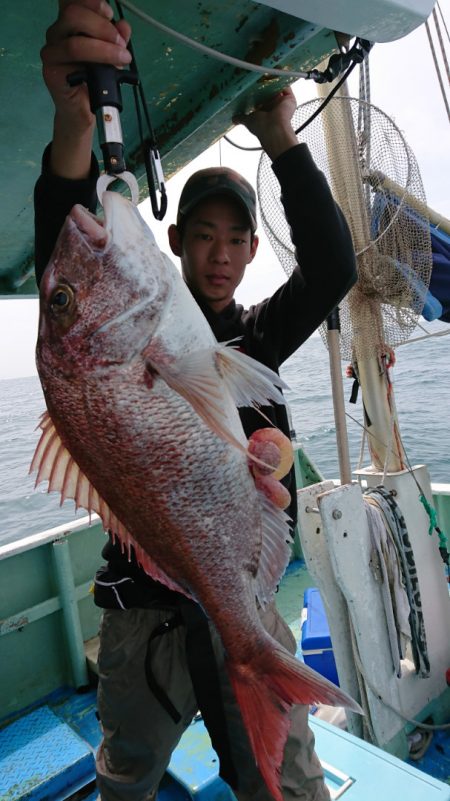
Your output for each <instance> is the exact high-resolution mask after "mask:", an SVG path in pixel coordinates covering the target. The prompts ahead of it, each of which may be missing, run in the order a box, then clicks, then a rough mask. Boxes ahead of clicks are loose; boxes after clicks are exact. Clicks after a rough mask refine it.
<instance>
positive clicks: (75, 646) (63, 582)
mask: <svg viewBox="0 0 450 801" xmlns="http://www.w3.org/2000/svg"><path fill="white" fill-rule="evenodd" d="M53 558H54V564H55V573H56V580H57V584H58V594H59V597H60V599H61V606H62V612H63V619H64V629H65V633H66V637H67V645H68V649H69V659H70V666H71V669H72V676H73V681H74V684H75V687H83V686H86V684H88V683H89V679H88V672H87V667H86V655H85V653H84V645H83V635H82V633H81V623H80V616H79V613H78V603H77V599H76V596H75V583H74V580H73V572H72V563H71V560H70V552H69V543H68V541H67V540H55V542H54V543H53Z"/></svg>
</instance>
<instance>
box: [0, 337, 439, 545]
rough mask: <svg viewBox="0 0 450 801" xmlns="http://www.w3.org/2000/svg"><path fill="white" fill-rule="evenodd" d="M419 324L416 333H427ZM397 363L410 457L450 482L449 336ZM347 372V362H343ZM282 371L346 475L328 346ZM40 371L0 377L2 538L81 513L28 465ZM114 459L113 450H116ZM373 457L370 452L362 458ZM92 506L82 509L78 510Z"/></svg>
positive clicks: (407, 350) (354, 432)
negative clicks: (25, 375)
mask: <svg viewBox="0 0 450 801" xmlns="http://www.w3.org/2000/svg"><path fill="white" fill-rule="evenodd" d="M420 335H421V332H420V331H416V333H415V335H414V336H420ZM396 355H397V362H396V365H395V367H394V369H393V381H394V392H395V399H396V406H397V412H398V416H399V421H400V431H401V435H402V439H403V444H404V448H405V450H406V454H407V456H408V458H409V461H410V463H411V464H412V465H414V464H419V463H420V464H423V463H424V464H426V465H427V466H428V469H429V472H430V476H431V480H432V481H433V482H447V483H450V466H449V461H450V336H442V337H439V338H430V339H427V340H425V341H421V342H417V343H409V344H406V345H404V346H401V347H399V348H398V349H397V351H396ZM342 367H343V373H344V374H345V364H343V365H342ZM282 375H283V378H284V380H285V381H286V382H287V384H288V385H289V389H288V390H287V391H286V393H285V394H286V397H287V399H288V402H289V405H290V409H291V414H292V420H293V426H294V429H295V431H296V435H297V440H298V442H300V444H301V445H302V446H303V448H304V449H305V450H306V452H307V454H308V456H309V457H310V459H311V460H312V461H313V462H314V464H315V465H316V467H317V468H318V469H319V470H320V472H321V473H322V475H323V476H324V477H325V478H337V477H338V476H339V469H338V457H337V451H336V439H335V425H334V416H333V403H332V395H331V386H330V378H329V357H328V351H327V349H326V347H325V345H324V344H323V342H322V340H321V339H320V337H318V336H314V337H312V338H311V339H310V340H309V341H308V342H306V343H305V345H303V347H302V348H301V349H300V350H299V351H298V352H297V353H296V354H294V356H292V357H291V358H290V359H289V360H288V361H287V362H286V363H285V365H284V366H283V368H282ZM351 388H352V380H351V379H348V378H345V377H344V395H345V407H346V412H347V413H348V414H350V415H351V417H352V418H354V419H355V421H357V422H354V421H353V420H352V419H350V418H348V437H349V448H350V456H351V462H352V467H353V468H355V467H356V466H357V464H358V460H359V456H360V448H361V435H362V428H361V425H360V424H361V423H362V419H363V414H362V403H361V396H360V395H359V397H358V400H357V403H356V404H351V403H349V402H348V399H349V397H350V394H351ZM44 408H45V406H44V399H43V396H42V391H41V388H40V383H39V379H38V378H37V377H36V376H32V377H28V378H15V379H9V380H0V431H1V438H0V488H1V489H0V521H1V523H0V544H4V543H7V542H11V541H14V540H17V539H19V538H21V537H23V536H28V535H30V534H33V533H37V532H39V531H44V530H46V529H49V528H53V527H54V526H57V525H60V524H62V523H68V522H70V521H71V520H73V519H74V518H75V513H74V503H73V501H66V502H65V503H64V504H63V506H62V507H60V505H59V497H58V494H57V493H50V494H48V493H47V491H46V485H45V484H43V485H41V486H39V487H38V488H37V489H35V488H34V478H33V477H32V476H30V475H29V473H28V471H29V466H30V463H31V459H32V456H33V453H34V449H35V447H36V444H37V441H38V438H39V431H38V430H36V426H37V425H38V422H39V418H40V415H41V414H42V412H43V411H44ZM111 458H114V454H113V453H112V454H111ZM362 464H363V466H364V465H367V464H369V461H368V457H367V451H366V454H365V457H364V458H363V461H362ZM85 515H86V512H82V511H80V512H79V513H78V517H83V516H85Z"/></svg>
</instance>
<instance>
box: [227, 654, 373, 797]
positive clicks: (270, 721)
mask: <svg viewBox="0 0 450 801" xmlns="http://www.w3.org/2000/svg"><path fill="white" fill-rule="evenodd" d="M259 654H260V656H259V658H258V661H257V663H256V664H255V663H254V662H252V664H250V663H246V664H238V665H236V664H234V665H233V664H231V663H229V664H228V670H229V675H230V680H231V684H232V687H233V690H234V693H235V696H236V700H237V702H238V704H239V708H240V711H241V715H242V719H243V721H244V725H245V728H246V730H247V734H248V736H249V740H250V744H251V747H252V750H253V754H254V757H255V760H256V763H257V765H258V768H259V770H260V772H261V775H262V777H263V779H264V781H265V782H266V785H267V788H268V790H269V792H270V793H271V794H272V795H273V797H274V799H276V801H282V795H281V789H280V778H281V765H282V762H283V753H284V746H285V743H286V739H287V736H288V733H289V726H290V720H289V717H288V714H287V713H288V711H289V709H290V708H291V706H292V705H293V704H317V703H323V704H329V705H331V706H345V707H348V708H349V709H352V710H353V711H356V712H362V710H361V708H360V707H359V705H358V704H357V703H356V702H355V701H353V699H352V698H350V696H348V695H347V694H346V693H345V692H343V691H342V690H341V689H340V688H339V687H337V686H336V685H335V684H332V682H330V681H328V680H327V679H324V678H323V676H321V675H320V674H319V673H316V672H315V671H313V670H311V669H310V668H308V667H307V666H306V665H305V664H304V663H303V662H301V661H299V660H298V659H296V658H295V657H294V656H292V655H291V654H290V653H289V652H288V651H287V650H286V649H284V648H283V647H281V646H280V645H279V644H278V643H276V646H275V648H274V641H272V640H269V641H268V643H267V645H266V647H264V646H263V648H262V649H260V651H259Z"/></svg>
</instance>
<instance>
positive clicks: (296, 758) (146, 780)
mask: <svg viewBox="0 0 450 801" xmlns="http://www.w3.org/2000/svg"><path fill="white" fill-rule="evenodd" d="M170 617H171V614H170V613H168V612H165V611H162V610H154V609H128V610H125V611H122V610H105V611H104V613H103V620H102V627H101V636H100V653H99V688H98V710H99V715H100V720H101V723H102V727H103V742H102V744H101V746H100V748H99V750H98V754H97V783H98V787H99V791H100V795H101V798H102V801H148V799H151V797H152V796H153V795H154V794H155V792H156V790H157V788H158V785H159V783H160V781H161V779H162V776H163V775H164V773H165V771H166V768H167V766H168V764H169V762H170V758H171V755H172V752H173V751H174V749H175V748H176V746H177V744H178V742H179V740H180V738H181V735H182V734H183V732H184V731H185V729H186V728H187V726H189V724H190V722H191V720H192V718H193V716H194V715H195V713H196V712H197V709H198V705H197V702H196V699H195V695H194V691H193V688H192V683H191V679H190V676H189V672H188V668H187V663H186V651H185V634H186V630H185V627H184V626H183V625H181V626H178V627H177V628H174V629H172V630H171V631H169V632H168V633H167V634H164V635H163V636H161V637H157V638H156V639H155V640H154V642H153V643H152V656H153V661H152V669H153V673H154V676H155V678H156V680H157V682H158V685H159V686H160V687H162V688H163V689H164V690H165V692H166V693H167V696H168V697H169V698H170V700H171V702H172V704H173V705H174V706H175V708H176V709H177V710H178V712H180V714H181V721H180V722H179V723H175V722H174V721H173V720H172V718H171V717H170V716H169V714H168V713H167V712H166V711H165V709H164V708H163V707H162V706H161V704H160V703H159V701H158V700H157V699H156V698H155V697H154V695H153V694H152V692H151V691H150V689H149V687H148V684H147V681H146V676H145V671H144V661H145V656H146V652H147V645H148V641H149V638H150V635H151V633H152V632H153V631H154V629H155V628H156V627H157V626H159V625H161V624H162V623H164V621H165V620H167V619H169V618H170ZM261 618H262V621H263V623H264V626H265V628H266V630H267V631H268V632H269V633H270V634H271V635H272V636H273V637H274V638H275V639H276V640H278V642H280V643H282V644H283V645H284V646H285V647H286V648H287V649H288V650H289V651H290V652H291V653H295V649H296V643H295V640H294V637H293V636H292V633H291V631H290V629H289V627H288V626H287V625H286V623H285V622H284V620H283V619H282V618H281V616H280V615H279V614H278V612H277V611H276V609H275V605H274V604H272V605H270V606H269V608H268V609H266V610H265V611H264V612H261ZM210 630H211V637H212V643H213V648H214V652H215V655H216V660H217V664H218V668H219V675H220V683H221V689H222V697H223V704H224V707H225V714H226V719H227V728H228V735H229V739H230V745H231V752H232V757H233V762H234V765H235V767H236V771H237V775H238V777H239V790H238V791H237V792H236V796H237V798H238V799H239V801H249V800H250V799H252V801H272V796H271V795H270V794H269V792H268V790H267V789H266V786H265V784H264V782H263V780H262V778H261V776H260V774H259V771H258V769H257V767H256V765H255V761H254V759H253V755H252V753H251V749H250V745H249V741H248V738H247V735H246V732H245V729H244V726H243V723H242V719H241V716H240V712H239V708H238V706H237V704H236V701H235V699H234V695H233V692H232V689H231V686H230V683H229V681H228V678H227V674H226V671H225V668H224V653H223V648H222V645H221V642H220V639H219V637H218V635H217V632H216V631H215V629H214V627H213V626H212V625H211V626H210ZM282 791H283V797H284V799H285V800H286V801H294V799H295V800H296V801H329V798H330V796H329V792H328V789H327V788H326V786H325V784H324V782H323V774H322V769H321V766H320V763H319V760H318V758H317V756H316V754H315V752H314V736H313V734H312V732H311V730H310V728H309V726H308V708H307V707H305V706H295V707H293V708H292V710H291V728H290V733H289V737H288V740H287V743H286V748H285V753H284V762H283V767H282Z"/></svg>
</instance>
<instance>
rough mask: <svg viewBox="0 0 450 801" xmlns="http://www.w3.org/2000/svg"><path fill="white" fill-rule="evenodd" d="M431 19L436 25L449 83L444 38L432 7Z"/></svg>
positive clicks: (449, 70) (449, 76)
mask: <svg viewBox="0 0 450 801" xmlns="http://www.w3.org/2000/svg"><path fill="white" fill-rule="evenodd" d="M439 10H440V9H439ZM441 13H442V12H441ZM433 19H434V24H435V26H436V33H437V37H438V40H439V44H440V46H441V54H442V60H443V62H444V64H445V70H446V73H447V80H448V82H449V83H450V68H449V66H448V60H447V54H446V52H445V47H444V40H443V38H442V33H441V28H440V25H439V20H438V17H437V13H436V9H435V8H433ZM447 35H448V33H447Z"/></svg>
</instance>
